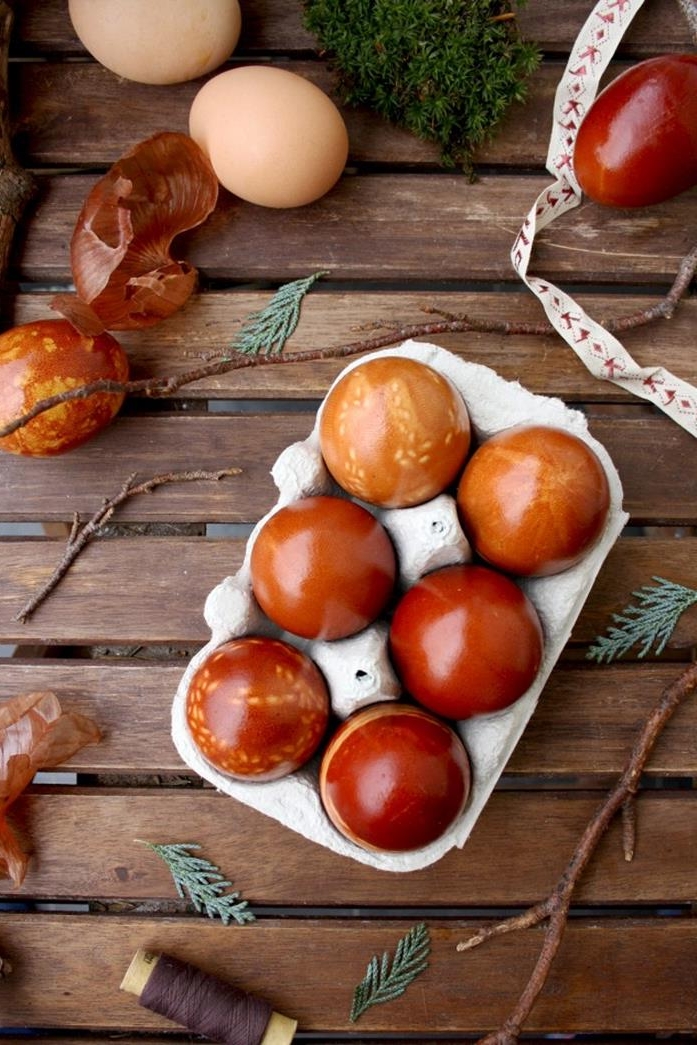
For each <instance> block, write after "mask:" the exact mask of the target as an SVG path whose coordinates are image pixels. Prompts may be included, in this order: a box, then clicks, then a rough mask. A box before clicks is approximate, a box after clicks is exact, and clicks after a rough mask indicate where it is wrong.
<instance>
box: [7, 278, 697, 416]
mask: <svg viewBox="0 0 697 1045" xmlns="http://www.w3.org/2000/svg"><path fill="white" fill-rule="evenodd" d="M659 296H660V291H657V290H647V291H646V293H645V295H643V296H637V295H633V294H627V295H625V294H622V295H621V296H618V295H600V294H591V293H588V292H585V293H580V294H579V295H578V300H579V303H580V304H581V305H583V307H584V308H585V309H586V310H587V311H588V313H589V314H590V315H592V316H595V317H597V319H598V320H599V321H601V322H604V321H606V320H607V319H609V318H620V317H627V316H632V315H635V314H636V313H638V312H640V311H641V310H642V309H645V308H646V307H647V306H649V305H651V304H653V303H654V302H655V301H656V300H658V298H659ZM50 297H51V295H50V294H19V295H18V296H17V297H16V298H15V299H14V302H13V306H14V308H13V321H14V322H15V323H27V322H29V321H31V320H34V319H45V318H47V317H48V316H51V315H52V312H51V310H50V308H49V301H50ZM270 297H271V291H252V292H249V291H245V290H233V291H211V292H209V293H206V294H198V295H196V296H194V297H193V298H191V299H190V300H189V302H187V304H186V307H185V308H184V309H182V310H181V312H178V313H176V314H175V315H174V316H172V317H170V319H168V320H167V322H166V323H162V324H160V325H158V326H157V327H153V328H148V329H146V330H139V331H135V332H133V331H122V332H120V335H119V340H120V341H121V343H122V344H123V346H124V348H125V349H126V350H127V351H128V355H129V359H130V361H131V372H132V376H133V377H134V378H146V377H153V378H162V377H169V376H170V375H172V374H175V375H178V374H180V373H182V372H185V371H187V372H188V371H191V370H192V369H196V368H197V367H198V366H200V365H202V364H203V363H205V362H206V360H207V359H209V358H210V357H219V356H221V355H224V354H225V350H226V348H227V347H228V346H229V344H230V342H231V341H232V339H233V336H234V334H235V332H236V331H237V330H238V329H239V328H240V327H241V326H242V325H243V324H244V322H245V321H246V320H247V318H248V317H249V316H250V315H252V314H253V313H255V312H258V311H259V310H260V309H261V308H263V307H264V305H266V304H267V303H268V301H269V299H270ZM426 308H434V309H441V310H443V311H444V312H446V313H452V314H455V315H464V316H468V317H470V318H471V319H473V320H475V321H480V322H486V321H492V320H493V321H507V322H510V323H514V324H520V323H531V324H538V323H541V322H542V321H543V320H544V315H543V313H542V309H541V306H540V305H539V303H538V302H537V300H536V299H535V298H534V297H533V295H532V294H527V293H526V294H522V293H520V292H519V291H516V290H515V289H514V288H511V289H510V291H509V292H507V293H501V292H500V291H498V290H488V289H487V287H486V286H483V287H482V288H481V289H478V290H477V291H475V292H472V291H465V290H454V291H452V292H449V293H443V292H439V291H435V290H431V289H429V288H424V289H423V290H420V291H418V292H416V293H410V292H408V291H402V292H390V291H384V292H380V293H379V294H378V293H375V292H371V291H367V292H365V291H361V290H360V289H356V290H351V291H347V290H345V291H335V290H332V289H330V288H329V286H328V285H326V284H325V282H324V281H320V282H319V283H317V284H315V287H314V288H313V290H312V291H311V293H310V294H309V295H308V296H307V297H306V298H305V301H304V303H303V310H302V320H301V323H300V325H299V326H298V328H297V330H296V332H295V334H294V335H293V336H292V338H291V339H290V340H289V342H288V346H287V351H288V352H291V351H292V352H295V353H297V352H303V351H311V350H312V349H313V348H315V347H317V346H326V347H327V348H333V347H337V346H340V345H346V344H352V343H353V342H356V341H363V340H369V339H370V337H371V336H375V335H378V334H380V332H381V329H382V328H383V327H384V326H385V325H387V326H388V327H389V328H390V329H393V328H394V329H397V330H399V329H402V328H404V327H410V326H412V325H414V324H422V323H428V322H430V321H433V320H435V321H437V320H438V318H439V317H438V316H437V315H429V314H427V313H426V312H425V309H426ZM696 324H697V301H695V300H694V299H689V298H688V299H687V300H685V301H683V302H681V304H680V307H679V308H678V310H677V311H676V313H675V314H674V316H673V317H672V318H671V319H670V320H669V321H668V320H664V321H660V322H656V323H654V324H653V325H652V326H651V328H650V330H647V329H646V328H645V327H641V326H640V327H637V328H635V329H634V330H629V331H627V332H625V333H624V334H623V335H622V340H623V342H624V344H625V345H626V346H627V349H628V350H629V351H630V352H631V353H632V355H633V356H634V358H635V359H636V360H637V362H638V363H639V364H640V365H642V366H649V365H651V364H655V362H656V361H657V360H659V359H660V360H661V361H662V362H663V363H664V365H665V366H667V367H668V368H669V369H670V370H672V371H673V372H674V373H676V374H681V375H682V376H683V377H685V379H686V380H688V381H691V382H697V353H695V352H694V348H693V343H692V337H693V332H694V330H695V325H696ZM420 340H426V341H428V340H431V341H437V342H438V344H439V345H442V346H443V347H444V348H447V349H449V350H450V351H452V352H455V353H456V354H458V355H460V356H462V357H463V358H464V359H467V360H469V361H471V362H473V363H481V364H482V365H484V366H489V367H491V368H492V369H494V370H495V371H496V372H497V373H498V374H500V375H501V377H503V378H505V379H506V380H507V381H517V380H519V379H521V378H524V381H525V386H526V388H529V389H530V391H532V392H537V393H541V394H544V395H556V396H560V397H562V398H563V399H565V400H568V401H571V402H574V401H582V402H584V403H588V402H594V401H596V400H597V401H601V402H603V403H608V402H612V401H614V400H617V401H620V402H624V403H628V404H631V405H632V406H636V400H635V399H634V398H633V397H631V396H630V395H629V393H627V392H625V391H623V390H622V389H620V388H619V386H617V385H613V384H609V383H607V382H600V381H597V380H596V379H595V378H593V377H592V376H591V375H590V374H589V372H588V371H587V370H586V368H585V366H584V365H583V363H581V362H580V360H578V359H577V358H576V356H575V354H574V353H573V351H572V350H571V349H570V348H568V347H567V346H566V345H565V344H564V343H563V342H562V341H561V340H560V339H559V337H558V336H557V335H556V334H554V335H548V336H546V337H540V336H531V335H526V334H518V335H516V334H504V333H473V332H465V333H454V334H448V333H445V334H442V333H439V334H438V335H435V334H434V335H431V336H430V337H429V336H423V337H422V338H420ZM344 366H345V360H331V359H328V360H323V361H313V362H311V363H310V362H308V363H293V365H292V366H286V365H274V364H272V365H262V366H255V367H250V368H248V369H244V370H234V371H230V372H229V373H228V374H223V375H216V376H214V377H208V378H205V379H203V380H199V381H197V382H195V383H193V384H190V385H186V386H185V387H184V388H183V389H182V390H181V391H180V392H179V396H184V397H186V398H187V399H189V398H193V399H207V398H212V399H244V398H253V399H255V398H258V399H272V398H274V397H280V396H282V397H283V398H284V399H307V398H320V397H321V396H323V395H324V393H325V391H326V389H327V388H328V386H329V384H330V382H331V381H332V380H333V378H334V377H336V375H337V374H338V373H339V371H340V370H341V369H342V368H343V367H344Z"/></svg>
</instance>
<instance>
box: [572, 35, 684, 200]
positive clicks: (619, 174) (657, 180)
mask: <svg viewBox="0 0 697 1045" xmlns="http://www.w3.org/2000/svg"><path fill="white" fill-rule="evenodd" d="M573 167H574V172H575V174H576V178H577V179H578V182H579V185H580V186H581V188H582V189H583V191H584V192H585V193H586V195H587V196H589V197H590V198H591V199H593V200H595V201H596V202H597V203H603V204H606V205H610V206H615V207H646V206H648V205H650V204H654V203H661V202H662V201H663V200H667V199H670V198H671V197H672V196H676V195H678V194H679V193H681V192H684V191H685V190H686V189H689V188H690V187H691V186H693V185H695V184H697V55H695V54H668V55H659V56H658V57H656V58H648V59H646V61H643V62H638V63H637V64H636V65H634V66H632V67H631V68H630V69H627V70H626V71H625V72H624V73H622V74H621V75H620V76H618V77H617V78H616V79H615V80H613V81H612V82H611V83H610V84H608V86H607V87H606V88H605V89H604V90H603V91H602V92H601V93H600V94H599V95H598V97H597V98H596V100H595V102H594V103H593V104H592V105H591V107H590V109H589V110H588V112H587V114H586V116H585V117H584V119H583V122H582V123H581V126H580V128H579V130H578V134H577V136H576V143H575V146H574V153H573Z"/></svg>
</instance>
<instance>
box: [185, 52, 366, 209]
mask: <svg viewBox="0 0 697 1045" xmlns="http://www.w3.org/2000/svg"><path fill="white" fill-rule="evenodd" d="M189 132H190V134H191V137H192V138H193V139H194V141H195V142H197V144H198V145H199V146H200V147H201V148H202V149H203V151H204V152H205V154H206V155H207V156H208V159H209V160H210V162H211V166H212V167H213V170H214V171H215V173H216V175H217V177H218V180H219V181H220V183H221V185H223V186H224V187H225V188H226V189H227V190H228V191H229V192H232V193H234V195H235V196H239V197H240V198H241V199H243V200H247V201H248V202H250V203H257V204H260V205H261V206H264V207H300V206H303V205H305V204H307V203H311V202H312V201H313V200H316V199H319V197H320V196H323V195H324V194H325V193H326V192H328V191H329V189H331V188H332V186H333V185H334V184H335V183H336V181H337V180H338V178H339V176H340V175H341V172H342V171H343V169H344V167H345V165H346V158H347V156H348V132H347V130H346V125H345V124H344V121H343V119H342V116H341V113H340V112H339V110H338V109H337V107H336V105H335V104H334V102H333V101H332V100H331V98H329V97H328V96H327V95H326V94H325V93H324V91H322V90H320V88H319V87H316V86H315V85H314V84H313V83H311V82H310V81H309V80H307V79H305V77H303V76H299V75H298V74H297V73H292V72H289V71H288V70H286V69H279V68H277V67H275V66H263V65H258V66H254V65H247V66H242V67H240V68H236V69H227V70H226V71H225V72H222V73H218V75H217V76H214V77H212V79H210V80H208V82H207V83H205V84H204V85H203V87H202V88H201V90H200V91H199V92H198V94H197V95H196V97H195V98H194V100H193V103H192V105H191V110H190V113H189Z"/></svg>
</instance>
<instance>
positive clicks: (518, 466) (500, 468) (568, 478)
mask: <svg viewBox="0 0 697 1045" xmlns="http://www.w3.org/2000/svg"><path fill="white" fill-rule="evenodd" d="M457 505H458V510H459V513H460V518H461V521H462V525H463V528H464V529H465V531H466V533H467V536H468V537H469V539H470V541H471V542H472V545H473V547H474V549H475V551H476V552H477V554H478V555H480V556H481V557H482V558H483V559H485V560H486V561H487V562H488V563H490V564H491V565H492V566H496V567H498V568H499V569H501V570H504V571H506V572H507V573H513V574H517V575H519V576H527V577H540V576H547V575H549V574H553V573H559V572H561V571H562V570H566V569H568V568H569V567H570V566H573V565H574V564H575V563H577V562H579V561H580V559H582V558H583V556H584V555H585V554H586V553H587V552H588V551H589V550H590V549H591V548H592V547H593V545H594V544H595V543H596V541H597V540H598V538H599V537H600V535H601V533H602V531H603V527H604V526H605V521H606V519H607V514H608V511H609V507H610V490H609V485H608V481H607V476H606V474H605V470H604V468H603V466H602V464H601V463H600V461H599V459H598V457H597V455H596V454H595V453H594V452H593V450H592V449H591V447H590V446H589V445H588V443H586V442H585V441H584V440H583V439H581V438H580V437H579V436H577V435H573V434H572V433H571V432H567V431H565V430H564V429H560V428H554V427H547V426H545V425H524V426H519V427H515V428H511V429H508V430H507V431H505V432H500V433H499V434H498V435H495V436H493V437H492V438H491V439H488V440H487V441H486V442H485V443H483V444H482V445H481V446H480V447H479V449H478V450H477V451H476V452H475V453H474V454H473V455H472V457H471V458H470V460H469V462H468V463H467V466H466V468H465V470H464V472H463V474H462V478H461V480H460V483H459V486H458V490H457Z"/></svg>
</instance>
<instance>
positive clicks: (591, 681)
mask: <svg viewBox="0 0 697 1045" xmlns="http://www.w3.org/2000/svg"><path fill="white" fill-rule="evenodd" d="M127 653H128V651H124V655H123V656H120V657H118V658H113V657H112V658H104V657H100V658H97V659H96V660H85V659H82V660H81V659H69V658H67V657H64V658H61V659H51V658H49V659H48V660H44V661H36V660H29V661H24V660H22V659H21V658H18V657H14V658H11V659H9V660H4V661H0V701H2V700H6V699H9V698H10V697H11V696H13V695H15V694H17V693H29V692H34V691H37V690H45V689H52V690H53V691H54V692H56V693H57V695H58V697H59V698H60V700H61V701H62V702H63V703H64V704H65V705H66V706H69V707H70V708H72V709H74V710H75V711H79V712H81V713H82V714H84V715H89V716H90V717H91V718H93V719H94V720H95V721H96V722H97V723H98V724H99V726H100V728H101V729H102V731H103V734H104V735H103V738H102V740H101V742H100V743H99V744H96V745H91V746H89V747H86V748H83V749H82V751H80V752H78V754H76V755H74V756H73V758H71V759H70V761H69V762H67V763H65V767H66V769H68V770H70V771H73V772H80V773H101V774H118V775H122V776H124V777H126V778H129V777H131V776H133V775H135V776H141V777H142V776H147V775H153V776H158V775H165V776H169V777H170V778H171V776H172V775H176V776H179V775H181V776H188V777H190V776H192V774H191V771H190V770H189V769H188V767H186V766H185V765H184V763H183V762H182V761H181V760H180V758H179V756H178V754H177V752H176V750H175V748H174V745H173V744H172V741H171V737H170V708H171V703H172V697H173V694H174V693H175V691H176V688H177V686H178V684H179V680H180V679H181V676H182V674H183V672H184V667H185V663H186V661H185V658H184V657H183V656H182V657H180V658H179V659H175V658H174V657H172V658H171V659H170V660H162V659H157V660H155V659H153V658H152V657H144V659H138V658H137V656H136V652H135V651H132V656H131V657H129V656H127V655H126V654H127ZM677 670H678V666H677V665H676V664H674V663H656V662H651V661H650V662H649V663H641V662H636V661H634V662H632V661H629V662H627V663H623V664H617V665H610V666H604V667H602V668H600V667H598V668H593V669H589V667H588V665H585V664H583V663H581V664H577V663H574V662H572V661H565V662H563V663H562V664H561V665H560V666H559V667H558V668H557V670H556V671H555V672H553V674H552V676H551V678H550V680H549V682H548V683H547V685H546V687H545V690H544V693H543V695H542V697H541V698H540V702H539V704H538V706H537V708H536V710H535V714H534V715H533V717H532V719H531V720H530V723H529V725H528V727H527V729H526V731H525V733H524V735H523V737H522V738H521V740H520V742H519V744H518V746H517V748H516V750H515V751H514V753H513V755H512V756H511V759H510V761H509V763H508V765H507V766H506V777H507V778H509V779H510V781H511V784H515V782H516V781H517V780H518V778H520V782H521V783H522V784H525V783H526V779H523V778H531V777H532V778H534V781H535V783H536V784H537V785H538V786H543V785H544V784H545V782H546V784H547V786H548V787H551V786H553V785H554V784H555V783H556V782H560V786H561V787H572V786H573V783H574V781H575V780H577V779H579V778H580V779H582V780H584V781H586V782H590V781H596V783H597V784H600V785H603V784H605V783H606V782H607V781H608V780H611V779H612V777H613V775H616V774H617V773H619V772H620V770H621V769H622V767H623V765H624V762H625V760H626V758H627V757H628V755H629V752H630V750H631V747H632V744H633V742H634V740H635V737H636V734H637V732H638V729H639V726H640V724H641V722H642V721H643V719H644V718H645V716H646V715H647V714H648V712H649V710H650V708H651V707H652V705H653V703H654V702H655V699H656V694H657V693H659V692H660V691H661V690H662V689H663V687H664V686H666V685H667V684H668V683H669V682H670V681H671V680H672V679H673V678H674V677H675V674H676V671H677ZM696 731H697V703H695V702H694V701H688V702H687V703H686V704H685V705H684V707H682V708H681V709H680V713H679V715H676V717H675V718H674V719H673V721H672V722H671V723H670V724H669V725H668V726H667V728H666V730H665V731H664V733H663V734H662V735H661V737H660V739H659V741H658V743H657V745H656V748H655V749H654V751H653V753H652V755H651V759H650V761H649V764H648V766H647V774H648V776H650V777H653V778H657V777H688V776H694V775H695V774H696V773H697V746H696V745H695V743H694V736H695V732H696ZM589 786H590V784H589Z"/></svg>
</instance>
